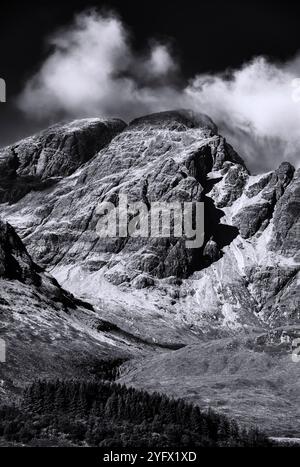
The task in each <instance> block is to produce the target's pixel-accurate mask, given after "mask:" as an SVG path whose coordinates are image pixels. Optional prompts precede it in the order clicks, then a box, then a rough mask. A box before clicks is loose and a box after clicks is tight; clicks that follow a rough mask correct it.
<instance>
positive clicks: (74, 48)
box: [19, 11, 176, 118]
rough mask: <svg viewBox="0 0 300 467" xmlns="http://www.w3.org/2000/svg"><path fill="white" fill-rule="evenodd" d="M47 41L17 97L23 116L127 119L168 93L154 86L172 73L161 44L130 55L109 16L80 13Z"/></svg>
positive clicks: (118, 23) (122, 29) (118, 27)
mask: <svg viewBox="0 0 300 467" xmlns="http://www.w3.org/2000/svg"><path fill="white" fill-rule="evenodd" d="M49 43H50V45H51V47H52V53H51V54H50V56H49V57H48V58H47V59H46V61H45V62H44V63H43V65H42V66H41V68H40V70H39V71H38V73H37V74H36V75H35V76H33V77H32V78H31V79H30V80H29V81H28V83H27V84H26V87H25V89H24V91H23V93H22V95H21V96H20V98H19V106H20V107H21V109H23V110H24V111H26V112H29V113H31V114H33V115H36V116H38V117H42V116H45V114H46V115H47V114H49V115H51V114H56V113H60V114H66V115H67V116H74V117H75V116H82V115H106V116H107V115H113V116H123V117H126V118H128V117H130V116H135V115H136V112H140V111H147V110H148V108H149V107H150V108H151V106H152V105H153V106H155V105H156V102H153V101H156V100H157V99H158V96H157V95H160V93H162V94H166V95H167V96H168V95H169V92H168V91H167V90H166V89H165V86H164V85H163V84H161V85H159V83H160V80H161V82H163V81H164V80H165V79H166V77H167V76H168V74H169V73H170V72H172V71H174V70H175V69H176V64H175V62H174V61H173V59H172V57H171V55H170V52H169V50H168V47H167V45H166V44H159V43H155V44H154V45H153V46H152V47H151V48H150V50H149V52H148V56H146V55H145V56H140V55H137V54H135V53H134V52H133V51H132V48H131V46H130V42H129V35H128V33H127V31H126V29H125V27H124V26H123V24H122V23H121V21H120V20H119V19H118V18H117V17H116V16H115V15H112V14H106V15H103V14H99V13H96V12H95V11H89V12H85V13H82V14H80V15H78V16H77V17H76V19H75V22H74V24H72V25H71V26H70V27H69V28H68V29H65V30H61V31H58V32H57V33H56V34H55V35H53V36H52V37H51V38H50V40H49ZM148 82H151V83H152V86H153V85H155V87H156V92H157V95H154V94H153V93H152V88H148V86H147V83H148ZM167 99H168V97H167ZM163 100H164V99H163Z"/></svg>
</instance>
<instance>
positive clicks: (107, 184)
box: [0, 111, 300, 342]
mask: <svg viewBox="0 0 300 467" xmlns="http://www.w3.org/2000/svg"><path fill="white" fill-rule="evenodd" d="M82 124H83V125H84V124H85V123H84V122H83V123H82ZM77 126H80V122H77ZM119 193H122V194H126V195H127V196H128V199H129V201H130V202H134V201H140V200H142V201H144V202H146V203H149V204H151V203H153V202H155V201H167V202H171V201H180V202H183V201H203V202H204V203H205V239H204V245H203V247H201V248H199V249H188V248H186V246H185V243H184V242H183V241H182V239H178V238H170V239H164V238H126V239H123V238H104V239H103V238H99V236H98V234H97V231H96V226H97V222H98V221H99V214H98V213H97V206H98V204H99V202H102V201H110V202H114V203H117V202H118V194H119ZM299 200H300V197H299V171H297V172H295V170H294V168H293V167H292V166H291V165H290V164H288V163H283V164H281V166H280V167H279V168H278V169H277V170H275V171H274V172H271V173H268V174H265V175H260V176H251V175H249V172H248V170H247V169H246V167H245V165H244V163H243V161H242V160H241V159H240V157H239V156H238V155H237V154H236V153H235V151H234V150H233V149H232V148H231V146H230V145H228V144H227V142H226V141H225V139H224V138H222V137H221V136H219V135H218V134H217V128H216V126H215V125H214V124H213V122H212V121H211V120H210V119H209V118H208V117H206V116H202V115H195V114H193V113H191V112H188V111H177V112H165V113H161V114H154V115H150V116H147V117H142V118H140V119H136V120H135V121H133V122H132V123H131V124H130V125H129V126H127V127H125V129H124V130H123V131H122V132H121V133H119V134H118V135H117V136H116V137H115V138H113V139H112V141H111V142H110V144H108V145H107V146H106V147H105V148H104V149H102V150H101V151H100V152H99V153H98V154H97V155H96V156H94V157H93V158H92V159H91V160H90V161H89V162H88V163H87V164H85V165H84V166H83V167H80V168H79V169H78V170H77V171H75V172H74V173H73V174H72V175H71V176H68V177H66V178H63V179H62V180H61V181H59V182H58V183H57V184H56V185H55V186H52V187H49V188H47V189H45V190H43V191H35V192H31V193H28V194H27V195H26V196H25V197H23V198H22V199H21V200H19V201H18V202H16V203H14V204H11V205H8V204H2V206H1V208H0V209H1V211H2V215H3V217H5V218H6V219H7V220H8V221H9V222H10V223H11V224H12V225H14V227H15V228H16V229H17V230H18V232H19V234H20V235H21V237H22V238H23V240H24V242H25V244H26V246H27V248H28V249H29V251H30V254H31V255H32V256H33V258H34V259H35V260H36V261H37V262H38V263H39V264H42V265H43V266H46V267H47V268H48V269H49V270H50V271H51V273H52V274H53V275H54V277H56V278H57V279H58V281H59V282H60V283H61V284H62V285H63V286H64V287H65V288H66V289H68V290H70V291H71V292H73V293H76V294H79V295H80V296H81V297H83V298H84V299H86V300H88V301H91V302H93V303H94V304H95V305H96V306H98V307H100V308H102V309H104V308H105V311H106V313H107V317H108V318H109V319H110V320H112V321H114V322H115V323H116V324H118V325H120V326H122V327H123V328H125V329H126V330H128V331H129V332H133V333H135V334H136V335H138V336H140V337H141V336H142V337H144V336H147V338H150V339H153V340H157V341H163V340H168V341H174V342H176V341H178V340H180V339H181V340H183V341H186V342H190V340H191V339H193V337H192V336H193V335H195V337H196V338H197V335H199V334H200V335H201V334H202V333H203V332H205V333H207V332H213V333H215V332H218V333H224V332H225V333H227V332H228V331H230V332H231V331H232V330H238V331H239V330H240V329H241V328H245V327H246V328H252V329H253V328H257V327H258V328H260V327H266V326H267V327H268V326H272V325H274V326H276V325H278V324H288V323H295V322H296V323H298V322H299V294H298V293H297V290H296V289H297V280H298V279H297V278H298V274H299V256H298V253H297V252H298V251H299V236H298V235H297V231H298V230H297V229H299V202H300V201H299ZM282 212H284V213H285V221H284V222H282V220H281V219H282V215H281V213H282ZM212 252H214V253H212ZM281 310H285V311H283V312H281ZM136 318H138V320H139V324H138V326H136ZM157 323H160V324H159V325H157ZM184 336H187V338H186V339H185V337H184Z"/></svg>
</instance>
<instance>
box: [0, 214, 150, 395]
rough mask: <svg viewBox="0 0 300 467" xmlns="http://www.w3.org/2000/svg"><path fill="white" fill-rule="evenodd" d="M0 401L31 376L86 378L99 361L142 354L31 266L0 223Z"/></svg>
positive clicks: (143, 346)
mask: <svg viewBox="0 0 300 467" xmlns="http://www.w3.org/2000/svg"><path fill="white" fill-rule="evenodd" d="M0 338H1V339H2V340H4V342H5V347H6V349H5V350H6V352H5V353H6V362H2V363H0V394H1V400H2V402H3V400H6V399H7V400H11V397H15V396H16V394H18V393H20V391H21V390H22V388H23V387H24V385H25V384H26V383H28V381H32V380H34V379H35V378H37V377H47V378H51V377H52V378H63V377H70V378H71V377H84V378H86V377H88V376H89V375H90V376H94V375H95V374H97V368H99V366H101V363H102V362H104V361H116V360H118V359H119V360H121V361H124V360H126V359H128V358H129V357H131V355H132V353H134V354H135V355H139V354H147V351H146V349H147V345H146V344H145V343H143V342H139V341H137V340H136V339H134V338H133V337H131V336H130V335H128V334H125V333H124V332H122V330H120V329H118V327H117V326H114V325H112V324H111V323H109V322H107V321H105V320H102V319H101V318H100V317H99V315H98V314H97V313H96V312H95V310H94V309H93V307H92V306H91V305H90V304H88V303H85V302H83V301H82V300H79V299H77V298H75V297H74V296H73V295H72V294H70V293H69V292H67V291H65V290H64V289H62V288H61V287H60V285H59V284H58V283H57V281H56V280H55V279H54V278H53V277H52V276H51V275H50V274H49V273H48V272H46V271H45V270H44V269H43V268H41V267H40V266H38V265H37V264H35V263H34V262H33V261H32V259H31V257H30V256H29V254H28V252H27V250H26V248H25V247H24V245H23V243H22V241H21V239H20V238H19V236H18V235H17V234H16V232H15V231H14V229H13V227H11V226H10V225H9V224H7V223H5V222H2V221H0Z"/></svg>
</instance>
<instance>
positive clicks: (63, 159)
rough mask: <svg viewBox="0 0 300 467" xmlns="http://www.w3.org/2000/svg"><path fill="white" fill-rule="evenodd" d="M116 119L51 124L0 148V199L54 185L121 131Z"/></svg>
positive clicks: (119, 121)
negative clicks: (36, 133)
mask: <svg viewBox="0 0 300 467" xmlns="http://www.w3.org/2000/svg"><path fill="white" fill-rule="evenodd" d="M124 127H125V123H124V122H122V121H121V120H118V119H111V120H101V119H99V118H94V119H85V120H80V121H77V120H75V121H73V122H71V123H68V124H62V125H54V126H52V127H50V128H48V129H47V130H45V131H43V132H42V133H40V134H38V135H35V136H32V137H30V138H26V139H24V140H23V141H20V142H19V143H16V144H14V145H12V146H9V147H8V148H4V149H2V150H0V201H1V202H10V203H12V202H14V201H17V200H19V199H20V198H22V197H23V196H24V195H26V193H28V192H30V191H32V190H42V189H44V188H47V187H49V186H51V185H55V183H56V182H57V180H58V179H60V178H61V177H65V176H67V175H70V174H72V173H73V172H74V171H75V170H76V169H77V168H78V167H79V166H80V165H82V164H83V163H84V162H86V161H88V160H89V159H91V158H92V157H93V156H94V155H95V154H96V153H97V152H98V151H99V150H100V149H102V148H103V147H104V146H105V145H107V144H108V143H109V142H110V141H111V139H112V138H113V137H114V136H115V135H116V134H118V133H119V132H120V131H122V130H123V128H124Z"/></svg>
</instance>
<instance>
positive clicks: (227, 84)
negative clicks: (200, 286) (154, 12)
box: [18, 11, 300, 171]
mask: <svg viewBox="0 0 300 467" xmlns="http://www.w3.org/2000/svg"><path fill="white" fill-rule="evenodd" d="M49 43H50V45H51V50H52V51H51V53H50V55H49V56H48V58H47V59H46V60H45V62H44V63H43V64H42V66H41V68H40V70H39V71H38V72H37V74H36V75H35V76H33V77H32V78H31V79H30V80H29V81H28V82H27V84H26V86H25V88H24V90H23V92H22V94H21V96H20V97H19V100H18V105H19V107H20V108H21V109H22V110H23V111H25V112H26V113H28V114H29V115H31V116H34V117H37V118H44V117H45V116H46V117H49V116H52V117H55V116H58V115H59V116H64V117H68V118H73V117H76V118H78V117H83V116H94V115H99V116H117V117H122V118H124V119H126V120H128V119H131V118H133V117H136V116H139V115H142V114H145V113H149V112H154V111H160V110H166V109H174V108H178V107H187V108H192V109H194V110H196V111H200V112H204V113H207V114H208V115H209V116H210V117H211V118H212V119H213V120H214V121H215V122H216V123H217V125H218V126H219V128H220V132H221V133H223V134H224V135H225V136H226V137H227V138H228V140H229V141H230V142H231V143H232V144H233V145H234V146H235V148H236V149H237V151H238V152H239V153H240V154H241V156H242V157H243V158H244V159H245V160H246V162H247V163H248V165H249V166H250V168H251V169H253V170H254V171H260V170H266V169H273V168H274V167H275V166H276V165H278V164H279V163H280V162H281V161H282V160H284V159H286V160H290V161H291V162H294V163H296V165H298V164H299V159H300V125H299V122H300V102H299V101H300V91H299V89H300V85H299V81H297V79H298V80H299V77H300V57H299V56H298V57H295V58H294V59H293V60H291V61H289V62H287V63H271V62H270V61H268V60H267V59H266V58H262V57H258V58H255V59H254V60H253V61H251V62H250V63H247V64H245V65H244V66H243V67H241V68H240V69H238V70H232V71H230V72H228V71H226V72H225V73H222V74H217V75H216V74H206V75H203V74H202V75H198V76H195V77H194V78H193V79H191V80H190V82H189V83H186V84H185V85H183V86H182V87H181V88H180V89H179V88H178V86H177V87H175V86H174V84H173V83H174V82H175V78H176V77H179V75H180V67H179V64H178V63H177V61H176V60H175V59H174V57H173V56H172V53H171V50H170V47H169V46H168V44H165V43H164V44H162V43H159V42H153V41H152V42H151V43H150V42H149V44H150V45H149V48H148V51H147V52H145V53H144V54H142V55H141V54H137V53H136V52H134V51H133V48H132V47H131V44H130V35H129V33H128V31H127V29H126V27H125V26H124V25H123V23H122V22H121V20H120V19H119V18H118V17H117V16H116V15H115V14H112V13H107V14H103V13H102V14H100V13H98V12H96V11H89V12H84V13H82V14H80V15H78V16H77V17H76V18H75V21H74V23H73V24H72V25H71V26H69V27H68V28H65V29H63V30H60V31H58V32H56V33H55V34H54V35H53V36H52V37H51V38H50V39H49Z"/></svg>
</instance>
